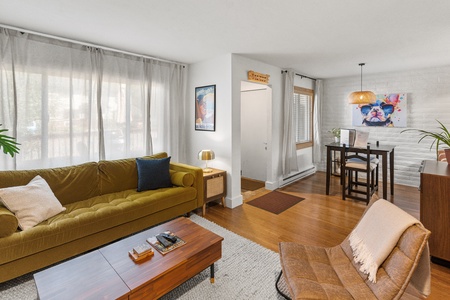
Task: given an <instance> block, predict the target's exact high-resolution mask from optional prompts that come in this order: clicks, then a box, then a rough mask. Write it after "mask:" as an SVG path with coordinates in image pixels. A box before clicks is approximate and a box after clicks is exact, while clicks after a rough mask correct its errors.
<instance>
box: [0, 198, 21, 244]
mask: <svg viewBox="0 0 450 300" xmlns="http://www.w3.org/2000/svg"><path fill="white" fill-rule="evenodd" d="M18 226H19V222H18V221H17V218H16V216H15V215H14V214H13V213H12V212H11V211H10V210H9V209H7V208H6V207H4V206H0V237H5V236H8V235H11V234H13V233H14V232H16V231H17V227H18Z"/></svg>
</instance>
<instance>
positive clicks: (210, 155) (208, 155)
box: [198, 150, 215, 173]
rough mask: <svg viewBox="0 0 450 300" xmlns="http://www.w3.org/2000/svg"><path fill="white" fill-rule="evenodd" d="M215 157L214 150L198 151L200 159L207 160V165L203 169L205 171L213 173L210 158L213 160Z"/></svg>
mask: <svg viewBox="0 0 450 300" xmlns="http://www.w3.org/2000/svg"><path fill="white" fill-rule="evenodd" d="M214 158H215V155H214V151H212V150H200V152H199V153H198V159H199V160H206V167H205V168H204V169H203V172H205V173H211V172H212V171H213V170H212V169H211V168H208V160H212V159H214Z"/></svg>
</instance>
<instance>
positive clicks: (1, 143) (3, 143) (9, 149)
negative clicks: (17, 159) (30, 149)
mask: <svg viewBox="0 0 450 300" xmlns="http://www.w3.org/2000/svg"><path fill="white" fill-rule="evenodd" d="M1 125H2V124H0V126H1ZM6 131H8V129H0V148H3V153H5V154H9V155H11V157H14V155H15V154H16V153H19V150H20V149H19V147H17V146H18V145H20V144H19V143H17V142H16V139H15V138H13V137H11V136H8V135H6V134H3V133H4V132H6Z"/></svg>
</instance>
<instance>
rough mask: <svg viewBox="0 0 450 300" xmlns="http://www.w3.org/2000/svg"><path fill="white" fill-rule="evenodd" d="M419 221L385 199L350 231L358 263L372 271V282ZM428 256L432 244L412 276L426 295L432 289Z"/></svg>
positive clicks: (370, 275)
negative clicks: (385, 261)
mask: <svg viewBox="0 0 450 300" xmlns="http://www.w3.org/2000/svg"><path fill="white" fill-rule="evenodd" d="M416 223H420V222H419V221H418V220H417V219H416V218H414V217H412V216H411V215H409V214H408V213H406V212H404V211H403V210H401V209H400V208H398V207H397V206H395V205H394V204H392V203H390V202H388V201H386V200H384V199H380V200H378V201H376V202H375V203H374V204H373V205H372V206H371V207H370V208H369V209H368V211H367V212H366V214H365V215H364V217H363V218H362V219H361V221H360V222H359V223H358V225H357V226H356V227H355V229H354V230H353V231H352V233H351V234H350V238H349V242H350V247H351V248H352V250H353V257H354V260H355V262H356V263H360V264H361V267H360V271H361V272H363V273H364V274H368V275H369V280H370V281H372V282H373V283H376V274H377V271H378V267H379V266H380V265H381V264H382V263H383V261H384V260H385V259H386V258H387V256H388V255H389V253H391V251H392V249H393V248H394V247H395V245H396V244H397V242H398V240H399V238H400V236H401V235H402V234H403V232H404V231H405V230H406V229H407V228H408V227H410V226H411V225H414V224H416ZM380 241H383V242H382V243H380ZM427 259H429V258H428V245H427V247H426V248H425V250H424V252H423V254H422V257H421V259H420V261H419V265H418V267H417V269H416V271H415V273H414V275H413V277H412V283H413V284H414V285H415V287H416V288H417V289H419V290H420V292H421V293H423V294H425V295H426V294H429V291H430V267H429V263H428V264H427ZM416 273H417V274H416Z"/></svg>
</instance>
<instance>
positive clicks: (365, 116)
mask: <svg viewBox="0 0 450 300" xmlns="http://www.w3.org/2000/svg"><path fill="white" fill-rule="evenodd" d="M407 116H408V115H407V94H406V93H403V94H399V93H391V94H377V101H376V103H374V104H361V105H353V112H352V125H353V126H378V127H406V120H407Z"/></svg>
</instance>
